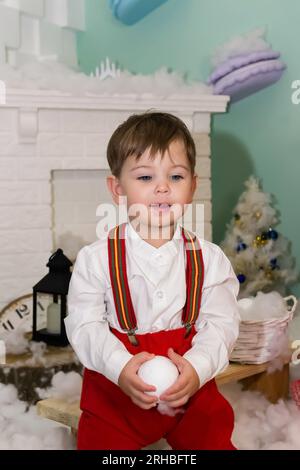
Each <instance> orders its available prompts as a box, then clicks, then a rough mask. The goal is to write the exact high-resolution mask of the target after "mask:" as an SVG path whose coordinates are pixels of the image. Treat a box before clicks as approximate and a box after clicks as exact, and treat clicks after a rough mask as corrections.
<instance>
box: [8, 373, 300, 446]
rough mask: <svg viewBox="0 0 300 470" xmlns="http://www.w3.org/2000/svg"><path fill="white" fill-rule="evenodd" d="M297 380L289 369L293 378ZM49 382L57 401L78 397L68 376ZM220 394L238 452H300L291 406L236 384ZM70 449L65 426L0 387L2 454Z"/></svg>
mask: <svg viewBox="0 0 300 470" xmlns="http://www.w3.org/2000/svg"><path fill="white" fill-rule="evenodd" d="M297 369H298V371H297V374H298V376H299V374H300V370H299V368H297ZM297 374H296V371H295V368H294V371H293V375H294V378H295V377H296V375H297ZM53 379H54V380H53V381H52V384H53V392H54V393H56V392H57V391H58V389H59V390H60V393H61V395H60V397H61V398H62V397H63V393H65V398H66V399H68V398H69V397H70V390H71V389H72V387H73V386H74V388H76V387H77V393H78V391H79V390H78V387H79V379H78V378H75V376H74V373H73V372H69V373H67V374H64V375H61V373H60V372H59V373H58V374H56V377H55V376H54V377H53ZM63 382H65V385H62V384H63ZM219 388H220V391H221V393H222V394H223V395H224V396H225V398H226V399H227V400H228V401H229V402H230V403H231V405H232V407H233V409H234V412H235V427H234V432H233V436H232V441H233V443H234V445H235V446H236V447H237V448H238V449H240V450H281V449H287V450H300V410H299V409H298V408H297V406H296V405H295V403H294V402H293V401H292V400H284V401H283V400H279V402H278V403H277V404H271V403H270V402H269V401H268V400H267V399H266V398H265V397H263V396H262V395H261V394H260V393H259V392H251V391H242V390H241V386H240V385H239V384H229V385H223V386H222V387H219ZM48 391H49V390H48ZM75 448H76V441H75V438H74V437H73V436H72V435H71V433H70V431H69V430H68V429H67V428H66V427H65V426H62V425H59V424H58V423H55V422H53V421H50V420H47V419H45V418H42V417H39V416H38V415H37V413H36V407H35V406H31V407H30V408H29V409H28V410H27V405H26V403H25V402H22V401H20V400H18V398H17V391H16V388H15V387H14V386H13V385H3V384H0V449H1V450H4V449H9V450H12V449H13V450H22V449H32V450H39V449H40V450H48V449H49V450H50V449H57V450H60V449H70V450H74V449H75ZM151 448H155V445H153V446H151Z"/></svg>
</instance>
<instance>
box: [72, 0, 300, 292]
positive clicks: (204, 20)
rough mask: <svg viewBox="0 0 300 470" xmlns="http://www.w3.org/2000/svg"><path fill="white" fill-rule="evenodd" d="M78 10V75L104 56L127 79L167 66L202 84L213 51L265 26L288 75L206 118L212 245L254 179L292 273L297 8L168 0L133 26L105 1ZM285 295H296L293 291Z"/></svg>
mask: <svg viewBox="0 0 300 470" xmlns="http://www.w3.org/2000/svg"><path fill="white" fill-rule="evenodd" d="M146 1H151V0H146ZM86 8H87V31H86V32H84V33H80V34H79V35H78V51H79V60H80V66H81V68H82V70H84V71H86V72H90V71H91V70H93V69H94V68H95V67H96V65H98V64H99V62H100V61H101V60H103V59H105V57H106V56H108V57H110V59H111V60H113V61H117V62H119V64H120V65H122V66H123V67H124V68H126V69H128V70H130V71H132V72H140V73H152V72H153V71H155V70H157V69H158V68H160V67H161V66H167V67H170V68H172V69H173V70H178V71H181V72H184V73H187V75H188V77H189V78H192V79H198V80H202V81H205V80H206V78H207V76H208V74H209V71H210V63H209V60H210V56H211V54H212V52H213V50H214V49H215V48H216V47H217V46H218V45H220V44H222V43H224V42H225V41H227V40H228V39H230V38H231V37H233V36H235V35H239V34H242V33H245V32H248V31H250V30H253V29H255V28H257V27H261V26H267V35H266V37H267V40H268V41H269V42H270V43H271V44H272V46H273V49H275V50H279V51H280V52H281V54H282V59H283V60H284V61H285V62H286V64H287V66H288V69H287V71H286V72H285V74H284V76H283V78H282V79H281V81H280V82H278V83H277V84H275V85H273V86H272V87H269V88H267V89H265V90H262V91H260V92H259V93H256V94H255V95H252V96H250V97H248V98H246V99H244V100H242V101H240V102H238V103H235V104H233V105H232V106H231V107H230V109H229V112H228V113H226V114H224V115H219V116H215V118H214V123H213V132H212V153H213V159H212V178H213V205H214V215H213V230H214V241H215V242H217V243H218V242H220V241H221V240H222V238H223V236H224V232H225V226H226V223H228V221H229V220H230V217H231V211H232V209H233V207H234V205H235V204H236V202H237V199H238V196H239V195H240V193H241V192H242V190H243V181H244V180H245V179H246V178H247V177H248V176H249V175H250V174H255V175H257V176H258V177H259V178H260V179H261V181H262V183H263V187H264V190H265V191H267V192H270V193H272V194H274V195H275V197H276V206H275V207H276V208H277V209H278V210H279V212H280V219H281V224H280V225H279V226H278V229H279V230H280V231H281V232H282V233H283V234H284V235H285V236H287V237H288V238H289V239H290V240H291V242H292V249H293V253H294V255H295V257H296V259H297V264H298V266H299V267H300V241H299V242H298V238H299V235H298V234H299V232H300V217H299V215H300V210H299V206H300V188H299V176H300V132H299V129H300V105H299V106H297V105H293V104H292V102H291V94H292V90H291V83H292V81H293V80H296V79H300V41H299V38H300V28H299V17H300V2H299V0H288V1H286V2H283V1H282V0H242V1H241V0H169V1H168V2H167V3H166V4H164V5H162V6H161V7H160V8H158V9H157V10H156V11H154V12H152V13H151V14H150V15H149V16H147V17H145V18H144V19H143V20H141V21H140V22H138V23H136V24H135V25H133V26H125V25H123V24H122V23H120V22H118V21H117V20H115V19H114V17H113V16H112V14H111V11H110V9H109V7H108V4H107V1H106V0H86ZM293 290H294V291H295V292H296V293H297V294H298V295H300V286H299V284H297V286H295V288H294V289H293Z"/></svg>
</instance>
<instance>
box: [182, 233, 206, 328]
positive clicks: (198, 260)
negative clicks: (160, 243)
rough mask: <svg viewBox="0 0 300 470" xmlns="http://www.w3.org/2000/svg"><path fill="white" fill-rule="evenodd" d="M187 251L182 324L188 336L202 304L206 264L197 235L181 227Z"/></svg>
mask: <svg viewBox="0 0 300 470" xmlns="http://www.w3.org/2000/svg"><path fill="white" fill-rule="evenodd" d="M181 233H182V236H183V240H184V245H185V253H186V285H187V289H186V290H187V299H186V303H185V306H184V307H183V310H182V318H181V321H182V324H183V325H184V326H185V328H186V336H187V335H188V334H189V333H190V331H191V328H192V325H194V323H195V322H196V320H197V318H198V316H199V313H200V306H201V296H202V286H203V278H204V266H203V257H202V250H201V248H200V244H199V241H198V238H197V237H196V235H194V234H193V233H192V232H189V231H188V230H186V229H184V228H183V227H181Z"/></svg>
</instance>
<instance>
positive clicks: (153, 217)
mask: <svg viewBox="0 0 300 470" xmlns="http://www.w3.org/2000/svg"><path fill="white" fill-rule="evenodd" d="M107 183H108V187H109V189H110V191H111V193H112V195H113V199H114V201H115V202H116V203H117V204H118V203H119V196H126V198H127V211H128V215H129V218H133V219H134V220H135V221H138V222H139V224H141V225H143V226H147V227H150V226H151V227H167V226H168V227H169V226H173V225H174V223H175V222H176V220H177V219H179V218H180V217H181V216H182V214H183V212H184V211H185V209H186V208H187V206H185V205H188V204H190V203H191V202H192V200H193V195H194V192H195V189H196V186H197V176H195V175H194V176H192V172H191V169H190V164H189V161H188V157H187V154H186V150H185V147H184V144H183V142H182V141H181V140H175V141H173V142H172V143H171V144H170V146H169V149H168V151H167V152H166V154H165V155H164V157H163V158H162V155H161V154H160V153H158V154H156V155H155V156H154V158H152V159H150V152H149V149H147V150H146V151H145V152H144V153H143V155H142V156H141V157H140V158H139V159H136V158H135V156H131V157H128V158H127V159H126V161H125V163H124V165H123V167H122V171H121V175H120V178H116V177H114V176H109V177H108V179H107Z"/></svg>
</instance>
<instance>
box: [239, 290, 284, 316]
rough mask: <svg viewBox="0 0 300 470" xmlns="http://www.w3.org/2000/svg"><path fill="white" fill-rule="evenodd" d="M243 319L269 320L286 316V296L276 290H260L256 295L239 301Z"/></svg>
mask: <svg viewBox="0 0 300 470" xmlns="http://www.w3.org/2000/svg"><path fill="white" fill-rule="evenodd" d="M238 306H239V313H240V316H241V319H242V320H268V319H272V318H280V317H284V316H285V315H286V313H287V305H286V302H285V300H284V298H283V297H282V296H281V295H280V294H279V293H278V292H276V291H272V292H269V293H266V294H265V293H263V292H258V293H257V295H256V297H248V298H244V299H240V300H239V301H238Z"/></svg>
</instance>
